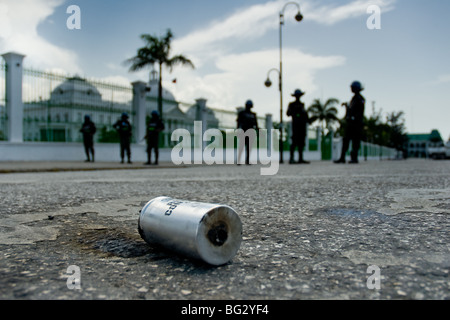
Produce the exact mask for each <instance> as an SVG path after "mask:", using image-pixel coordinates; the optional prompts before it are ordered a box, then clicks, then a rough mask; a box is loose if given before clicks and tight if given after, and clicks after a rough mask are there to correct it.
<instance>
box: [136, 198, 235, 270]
mask: <svg viewBox="0 0 450 320" xmlns="http://www.w3.org/2000/svg"><path fill="white" fill-rule="evenodd" d="M138 225H139V227H138V229H139V233H140V235H141V237H142V238H143V239H144V240H145V241H146V242H147V243H149V244H158V245H161V246H163V247H165V248H168V249H170V250H172V251H177V252H179V253H182V254H184V255H186V256H190V257H193V258H197V259H201V260H203V261H205V262H207V263H209V264H211V265H222V264H225V263H227V262H228V261H230V260H231V259H232V258H233V257H234V256H235V255H236V253H237V252H238V250H239V247H240V245H241V241H242V223H241V220H240V218H239V216H238V215H237V213H236V212H235V211H234V210H233V209H232V208H231V207H229V206H226V205H220V204H209V203H201V202H193V201H185V200H177V199H172V198H169V197H158V198H155V199H153V200H151V201H149V202H148V203H147V204H146V205H145V206H144V207H143V208H142V210H141V213H140V216H139V222H138Z"/></svg>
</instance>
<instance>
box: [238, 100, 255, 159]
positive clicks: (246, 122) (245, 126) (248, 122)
mask: <svg viewBox="0 0 450 320" xmlns="http://www.w3.org/2000/svg"><path fill="white" fill-rule="evenodd" d="M252 108H253V102H252V101H251V100H248V101H247V102H246V103H245V110H243V111H241V112H239V114H238V118H237V127H238V129H242V130H243V131H244V134H245V133H246V132H247V130H249V129H253V130H258V120H257V118H256V113H254V112H252V110H251V109H252ZM253 133H255V132H253ZM254 138H256V134H252V132H250V133H249V134H248V135H245V136H244V139H239V153H238V161H237V162H238V164H240V160H241V155H242V150H243V148H244V141H245V147H246V151H247V155H246V158H245V164H250V148H251V145H252V144H253V142H254Z"/></svg>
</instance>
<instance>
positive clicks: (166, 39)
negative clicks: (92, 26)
mask: <svg viewBox="0 0 450 320" xmlns="http://www.w3.org/2000/svg"><path fill="white" fill-rule="evenodd" d="M172 38H173V34H172V31H171V30H170V29H168V30H167V33H166V35H165V36H163V37H160V38H158V37H156V36H152V35H149V34H143V35H141V39H142V40H143V41H144V42H145V46H144V47H142V48H140V49H138V51H137V55H136V56H135V57H133V58H130V59H128V60H126V61H125V63H126V64H131V67H130V72H134V71H139V70H142V69H144V68H147V67H154V65H155V64H157V66H158V68H159V82H158V112H159V114H160V117H161V118H162V116H163V110H162V68H163V66H165V67H167V68H168V69H169V71H170V72H172V70H173V67H175V66H176V65H187V66H190V67H192V68H194V64H193V63H192V61H191V60H189V59H187V58H186V57H185V56H183V55H175V56H173V57H171V56H170V54H171V42H172Z"/></svg>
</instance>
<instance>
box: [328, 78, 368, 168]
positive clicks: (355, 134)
mask: <svg viewBox="0 0 450 320" xmlns="http://www.w3.org/2000/svg"><path fill="white" fill-rule="evenodd" d="M350 88H351V90H352V92H353V93H354V94H355V95H354V96H353V98H352V101H351V102H350V105H349V104H348V103H343V104H342V105H343V106H345V107H346V109H347V114H346V116H345V121H346V128H345V136H344V140H343V142H342V152H341V158H340V159H339V160H337V161H335V163H345V154H346V153H347V151H348V148H349V146H350V140H351V141H352V152H351V161H350V162H349V163H358V152H359V147H360V145H361V136H362V133H363V127H364V124H363V123H364V109H365V104H366V100H365V99H364V97H363V96H362V95H361V91H363V90H364V88H363V86H362V84H361V82H359V81H355V82H353V83H352V84H351V86H350Z"/></svg>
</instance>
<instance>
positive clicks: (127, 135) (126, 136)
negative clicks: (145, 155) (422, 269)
mask: <svg viewBox="0 0 450 320" xmlns="http://www.w3.org/2000/svg"><path fill="white" fill-rule="evenodd" d="M113 127H114V129H116V130H117V132H118V133H119V139H120V158H121V159H122V161H121V163H123V162H124V158H125V152H126V153H127V157H128V163H131V148H130V143H131V135H132V127H131V124H130V122H129V121H128V114H127V113H126V112H124V113H122V117H121V118H120V119H119V120H118V121H117V122H116V123H115V124H114V125H113Z"/></svg>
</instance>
